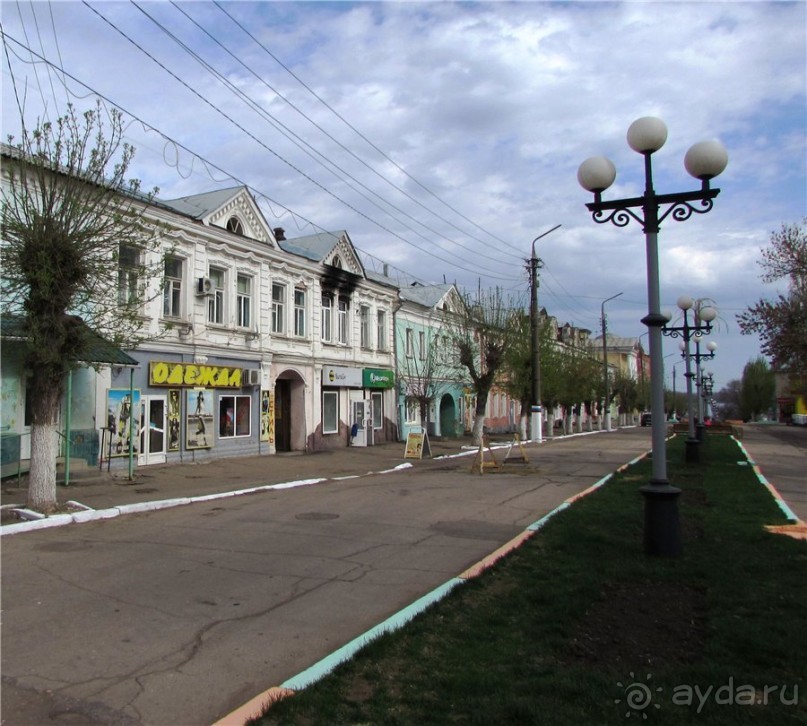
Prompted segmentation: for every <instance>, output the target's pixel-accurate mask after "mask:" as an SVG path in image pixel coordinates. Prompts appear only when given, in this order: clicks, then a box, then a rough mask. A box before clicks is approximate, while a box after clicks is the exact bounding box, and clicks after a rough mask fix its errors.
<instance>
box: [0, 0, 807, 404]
mask: <svg viewBox="0 0 807 726" xmlns="http://www.w3.org/2000/svg"><path fill="white" fill-rule="evenodd" d="M806 9H807V3H805V2H704V1H699V2H652V1H647V2H627V3H619V2H597V1H595V0H592V1H589V2H515V3H511V2H461V3H454V2H401V3H393V2H359V3H354V2H226V1H221V2H207V1H204V2H202V1H200V2H191V3H186V2H86V3H85V2H36V3H26V2H11V1H10V0H8V1H6V2H2V3H0V15H1V19H2V31H3V50H4V57H3V73H2V102H3V107H2V134H3V138H4V140H5V139H6V137H7V136H8V135H9V134H14V135H18V134H19V129H20V127H21V121H20V119H21V117H24V118H25V119H26V122H27V124H28V125H29V126H30V125H31V124H32V123H33V122H35V121H36V119H38V118H49V119H53V118H55V117H57V116H58V115H59V114H62V113H64V111H65V108H66V105H67V103H68V102H72V103H73V105H74V106H75V107H76V108H77V109H78V110H79V111H84V110H86V109H88V108H92V107H94V104H95V99H96V98H101V99H103V102H104V103H105V104H106V105H107V106H108V107H111V106H116V107H118V108H119V109H121V110H122V111H123V113H124V117H125V119H126V121H127V125H126V132H125V134H126V139H127V141H129V142H130V143H132V144H133V145H134V146H135V147H136V149H137V153H136V156H135V160H134V163H133V166H132V168H131V175H132V176H135V177H137V178H139V179H140V180H141V181H142V185H143V188H145V189H151V188H153V187H158V188H159V197H160V198H162V199H173V198H176V197H180V196H184V195H188V194H195V193H201V192H205V191H210V190H212V189H218V188H226V187H232V186H236V185H242V184H246V185H248V186H249V187H250V189H251V190H252V192H253V194H255V196H256V199H257V201H258V203H259V205H260V206H261V209H262V210H263V213H264V215H265V217H266V219H267V221H268V223H269V225H270V226H272V227H283V228H284V229H285V230H286V236H287V237H288V238H293V237H296V236H302V235H307V234H312V233H313V232H316V231H322V230H327V231H332V230H347V232H348V234H349V235H350V238H351V240H352V241H353V243H354V245H355V246H356V247H357V248H358V250H359V252H360V254H361V255H362V258H363V261H364V263H365V266H366V267H367V268H368V269H372V270H375V271H377V272H381V271H382V269H383V264H384V263H386V264H387V266H388V268H387V269H388V270H389V273H390V275H391V276H393V277H394V279H396V280H398V281H399V282H400V283H401V284H411V282H412V281H415V280H417V281H420V282H423V283H442V282H444V281H446V282H456V283H457V284H458V286H459V287H460V288H462V289H467V290H471V291H473V290H476V289H479V288H480V287H481V288H483V289H487V288H492V287H499V288H500V289H501V290H502V291H503V292H504V293H505V294H506V295H508V296H512V297H513V298H514V299H516V300H520V301H523V302H524V304H527V301H528V299H529V283H528V275H527V259H528V258H529V257H530V255H531V247H532V244H533V240H535V239H536V238H537V237H538V236H539V235H542V234H544V233H546V232H548V231H549V230H552V229H553V228H555V227H557V225H560V227H558V228H557V229H555V230H554V231H552V232H550V233H549V234H546V236H544V237H542V238H541V239H540V240H538V241H537V242H536V243H535V248H536V255H537V256H538V257H539V258H540V259H541V261H542V263H543V266H542V268H541V271H540V284H539V291H538V295H539V305H541V306H542V307H546V309H547V311H548V312H549V314H550V315H553V316H555V317H556V318H557V319H558V322H559V323H560V324H564V323H566V322H568V323H570V324H572V325H574V326H577V327H582V328H585V329H587V330H590V331H591V334H592V337H596V336H598V335H600V334H601V331H602V327H601V316H602V311H603V309H605V312H606V315H607V329H608V333H609V334H612V335H617V336H624V337H636V338H640V340H641V342H642V344H643V345H644V347H645V349H647V347H648V343H647V335H646V332H645V331H646V328H645V327H644V326H643V324H642V323H641V322H640V321H641V319H642V318H643V317H644V315H645V314H646V313H647V266H646V255H645V242H644V234H643V231H642V229H641V226H640V225H638V224H637V223H632V224H630V225H629V226H627V227H625V228H617V227H615V226H614V225H612V224H597V223H595V222H594V221H593V220H592V218H591V215H590V213H589V212H588V211H587V209H586V208H585V204H586V203H587V202H590V201H592V195H591V194H590V193H588V192H586V191H585V190H583V189H582V188H581V187H580V186H579V184H578V182H577V169H578V167H579V165H580V164H581V163H582V162H583V161H584V160H585V159H586V158H588V157H590V156H598V155H604V156H607V157H608V158H610V159H611V160H612V161H613V162H614V164H615V165H616V168H617V178H616V182H615V184H614V185H613V186H612V187H611V188H610V189H609V190H607V191H606V192H605V193H604V194H603V198H604V199H606V200H608V199H621V198H627V197H634V196H640V195H641V194H642V192H643V189H644V171H643V161H642V157H641V156H640V155H639V154H637V153H636V152H634V151H632V150H631V149H630V147H629V146H628V145H627V142H626V132H627V129H628V127H629V126H630V124H631V123H632V122H633V121H634V120H635V119H637V118H640V117H643V116H656V117H659V118H661V119H663V120H664V122H665V123H666V125H667V128H668V138H667V142H666V144H665V145H664V146H663V147H662V148H661V149H660V150H659V151H658V152H656V153H655V154H654V155H653V175H654V186H655V190H656V192H657V193H660V194H665V193H673V192H683V191H693V190H696V189H698V188H699V186H700V183H699V182H698V181H696V180H695V179H693V178H692V177H690V176H689V175H688V174H687V173H686V171H685V169H684V165H683V159H684V155H685V154H686V151H687V149H688V148H689V147H690V146H691V145H693V144H695V143H696V142H699V141H702V140H705V139H718V140H719V141H720V142H721V143H723V144H724V145H725V147H726V149H727V151H728V156H729V163H728V166H727V168H726V170H725V172H724V173H723V174H722V175H721V176H719V177H718V178H717V179H715V180H714V181H713V183H712V185H713V186H714V187H718V188H719V189H720V190H721V191H720V194H719V195H718V197H717V198H716V200H715V204H714V208H713V209H712V210H711V211H710V212H709V213H707V214H702V215H693V216H692V217H691V218H690V219H689V220H686V221H683V222H678V221H673V220H672V219H668V220H666V221H665V222H664V223H663V225H662V229H661V232H660V235H659V258H660V284H661V300H662V308H663V309H666V310H669V311H670V312H673V311H677V308H676V301H677V300H678V298H679V297H680V296H682V295H688V296H691V297H693V298H695V299H704V300H710V301H713V303H714V304H715V306H716V307H717V309H718V311H719V317H718V320H717V324H716V327H715V330H714V331H713V332H712V335H711V339H712V340H714V341H715V342H716V343H717V345H718V349H717V354H716V357H715V358H714V360H712V361H708V362H707V363H705V366H704V367H705V368H706V369H707V370H709V371H712V372H713V374H714V383H715V390H719V389H720V388H722V387H723V386H725V385H726V384H727V383H728V382H729V381H730V380H732V379H737V378H740V377H741V375H742V370H743V367H744V366H745V364H746V363H747V362H748V361H750V360H752V359H753V358H755V357H757V356H758V355H760V350H759V341H758V339H757V338H756V337H755V336H743V335H741V334H740V330H739V327H738V325H737V322H736V315H737V314H738V313H740V312H742V311H743V310H744V309H746V308H747V307H748V306H750V305H752V304H753V303H755V302H756V301H757V300H759V299H760V298H763V297H765V298H771V297H775V296H776V295H777V294H778V293H779V292H782V291H784V289H785V287H784V284H783V283H782V284H778V285H777V284H763V283H762V282H761V280H760V275H761V272H762V270H761V268H760V267H759V264H758V260H759V259H760V251H761V249H763V248H764V247H766V246H768V245H769V240H770V237H771V234H772V233H773V232H775V231H777V230H779V229H780V228H781V226H782V225H783V224H794V223H799V222H800V221H801V220H802V219H803V218H804V217H805V216H807V149H805V129H807V98H806V96H805V94H806V91H807V78H806V77H805V75H806V73H807V50H806V47H805V46H806V45H807V40H806V38H807V34H806V33H805V28H806V27H807V13H806V12H805V11H806ZM615 295H617V297H615V298H614V299H611V300H609V301H608V302H605V301H606V300H607V299H608V298H611V297H612V296H615ZM673 321H674V323H673V324H675V322H676V321H677V322H678V324H680V320H679V319H678V315H677V314H675V313H674V314H673ZM664 354H665V361H664V367H665V383H666V385H667V387H669V388H672V386H673V375H675V376H676V386H677V389H678V390H682V388H683V386H684V378H683V369H684V365H683V362H682V361H681V358H680V354H679V352H678V340H672V339H669V338H665V341H664Z"/></svg>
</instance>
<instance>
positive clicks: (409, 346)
mask: <svg viewBox="0 0 807 726" xmlns="http://www.w3.org/2000/svg"><path fill="white" fill-rule="evenodd" d="M414 347H415V331H414V330H412V328H407V329H406V357H407V358H411V357H412V355H413V354H414V352H413V351H414Z"/></svg>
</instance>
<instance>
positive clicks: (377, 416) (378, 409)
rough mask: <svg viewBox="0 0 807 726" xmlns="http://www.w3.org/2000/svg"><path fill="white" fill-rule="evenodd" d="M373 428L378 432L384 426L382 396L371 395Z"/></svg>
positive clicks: (379, 394) (378, 394) (377, 394)
mask: <svg viewBox="0 0 807 726" xmlns="http://www.w3.org/2000/svg"><path fill="white" fill-rule="evenodd" d="M372 399H373V428H374V429H376V430H378V429H380V428H383V426H384V396H383V395H382V394H381V393H373V394H372Z"/></svg>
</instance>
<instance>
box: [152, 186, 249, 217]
mask: <svg viewBox="0 0 807 726" xmlns="http://www.w3.org/2000/svg"><path fill="white" fill-rule="evenodd" d="M243 189H244V187H243V186H238V187H229V188H228V189H217V190H215V191H212V192H204V193H202V194H191V195H190V196H187V197H179V198H178V199H168V200H166V199H161V200H160V203H161V204H162V205H163V206H166V207H169V208H171V209H173V210H174V211H175V212H179V213H180V214H184V215H185V216H187V217H192V218H193V219H204V218H205V217H207V216H208V215H210V214H212V213H213V212H215V211H216V210H218V209H221V207H223V206H224V205H225V204H226V203H227V202H229V201H230V200H231V199H232V198H233V197H235V196H237V195H238V194H240V193H241V192H242V190H243Z"/></svg>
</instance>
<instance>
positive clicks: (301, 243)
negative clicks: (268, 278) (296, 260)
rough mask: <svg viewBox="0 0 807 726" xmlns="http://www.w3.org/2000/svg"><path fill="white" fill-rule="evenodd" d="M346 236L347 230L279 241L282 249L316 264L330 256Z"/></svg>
mask: <svg viewBox="0 0 807 726" xmlns="http://www.w3.org/2000/svg"><path fill="white" fill-rule="evenodd" d="M346 234H347V232H346V231H345V230H340V231H336V232H317V233H316V234H309V235H306V236H304V237H295V238H294V239H284V240H278V244H279V245H280V249H282V250H284V251H285V252H291V253H292V254H294V255H300V256H301V257H305V258H306V259H309V260H313V261H314V262H322V260H324V259H325V258H326V257H327V256H328V253H329V252H330V251H331V250H333V248H334V247H336V245H337V243H338V242H339V240H340V239H341V238H342V236H343V235H346Z"/></svg>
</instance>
